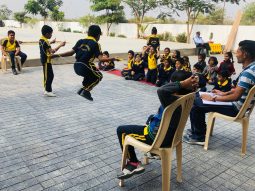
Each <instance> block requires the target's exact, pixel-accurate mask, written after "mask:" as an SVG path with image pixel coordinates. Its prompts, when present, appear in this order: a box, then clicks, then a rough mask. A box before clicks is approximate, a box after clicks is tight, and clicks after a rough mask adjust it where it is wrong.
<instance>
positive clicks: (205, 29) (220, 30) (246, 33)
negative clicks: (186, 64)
mask: <svg viewBox="0 0 255 191" xmlns="http://www.w3.org/2000/svg"><path fill="white" fill-rule="evenodd" d="M4 23H5V26H6V27H17V28H18V27H20V24H19V23H18V22H17V21H14V20H4ZM43 24H44V22H43V21H40V22H38V23H36V24H34V25H31V24H29V23H28V24H24V25H23V28H32V29H34V30H40V29H41V27H42V26H43ZM45 24H48V25H50V26H52V27H53V28H54V29H55V30H57V29H58V28H64V29H67V28H70V29H71V30H72V31H75V30H76V31H81V32H83V33H85V32H86V31H87V29H86V28H83V27H82V26H81V25H80V24H79V23H78V22H50V21H47V22H46V23H45ZM153 26H155V27H157V29H158V33H159V34H161V33H164V32H171V33H172V34H173V35H174V36H176V35H178V34H180V33H183V32H186V27H187V26H186V25H185V24H150V25H149V26H148V27H147V29H146V31H145V35H146V36H148V35H149V34H150V31H151V28H152V27H153ZM101 27H102V30H103V35H106V25H101ZM231 27H232V26H231V25H194V28H193V33H192V35H191V36H194V35H195V32H196V31H200V32H201V36H202V37H203V39H204V40H205V41H207V40H208V39H209V35H210V33H211V32H213V36H214V37H213V40H214V42H216V43H221V44H223V45H225V44H226V42H227V39H228V35H229V33H230V31H231ZM136 31H137V25H136V24H132V23H120V24H113V25H112V27H111V29H110V32H112V33H115V35H116V36H117V35H125V36H126V37H127V38H136ZM254 31H255V26H239V29H238V33H237V37H236V41H235V44H234V47H233V48H234V49H236V48H237V47H238V42H239V41H241V40H245V39H250V40H255V35H254ZM191 43H193V42H191Z"/></svg>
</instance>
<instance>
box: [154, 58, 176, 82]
mask: <svg viewBox="0 0 255 191" xmlns="http://www.w3.org/2000/svg"><path fill="white" fill-rule="evenodd" d="M174 71H175V69H174V68H173V67H172V66H171V65H170V60H169V59H165V60H164V65H158V79H157V82H156V86H158V87H160V86H162V85H165V84H167V83H169V82H170V79H171V76H172V73H173V72H174Z"/></svg>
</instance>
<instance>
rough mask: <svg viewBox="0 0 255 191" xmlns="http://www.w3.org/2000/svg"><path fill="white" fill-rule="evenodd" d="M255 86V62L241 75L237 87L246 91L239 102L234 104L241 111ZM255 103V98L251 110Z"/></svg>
mask: <svg viewBox="0 0 255 191" xmlns="http://www.w3.org/2000/svg"><path fill="white" fill-rule="evenodd" d="M254 85H255V62H252V63H250V64H249V65H248V66H247V67H246V68H245V69H244V70H243V71H242V72H241V74H240V75H239V78H238V83H237V86H239V87H242V88H243V89H245V91H244V93H243V94H242V96H241V97H240V98H239V100H237V101H235V102H233V104H234V105H235V106H236V108H237V109H238V110H240V109H241V107H242V105H243V103H244V102H245V100H246V97H247V95H248V93H249V91H250V89H251V88H252V87H253V86H254ZM254 102H255V97H254V98H253V100H252V102H251V105H250V106H249V108H251V107H252V105H253V104H254Z"/></svg>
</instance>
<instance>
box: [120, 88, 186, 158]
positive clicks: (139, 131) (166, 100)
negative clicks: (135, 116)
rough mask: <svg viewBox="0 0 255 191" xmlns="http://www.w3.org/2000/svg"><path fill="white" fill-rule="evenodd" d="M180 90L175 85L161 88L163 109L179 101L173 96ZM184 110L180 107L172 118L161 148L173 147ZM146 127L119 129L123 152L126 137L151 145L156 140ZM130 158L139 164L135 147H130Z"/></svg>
mask: <svg viewBox="0 0 255 191" xmlns="http://www.w3.org/2000/svg"><path fill="white" fill-rule="evenodd" d="M178 90H179V86H178V85H175V84H172V85H171V84H169V85H165V86H162V87H160V88H159V89H158V90H157V93H158V96H159V100H160V102H161V105H162V106H163V108H165V107H167V106H168V105H170V104H171V103H173V102H174V101H175V100H177V99H178V97H176V96H174V95H172V94H173V93H176V92H177V91H178ZM181 111H182V108H180V107H178V108H177V109H176V110H175V111H174V113H173V116H172V119H171V121H170V124H169V128H168V131H167V133H166V136H165V139H164V141H163V143H162V145H161V147H171V146H172V141H173V138H174V134H175V131H176V129H177V126H178V124H179V121H180V114H181ZM145 128H146V126H145V125H121V126H119V127H118V128H117V135H118V139H119V143H120V147H121V149H122V150H123V144H124V140H125V136H126V135H129V136H132V137H134V138H135V139H137V140H139V141H141V142H143V143H146V144H149V145H151V144H152V143H153V141H154V140H152V139H151V138H150V137H149V136H148V134H147V133H146V130H145ZM128 158H129V161H131V162H138V159H137V157H136V153H135V150H134V147H133V146H128Z"/></svg>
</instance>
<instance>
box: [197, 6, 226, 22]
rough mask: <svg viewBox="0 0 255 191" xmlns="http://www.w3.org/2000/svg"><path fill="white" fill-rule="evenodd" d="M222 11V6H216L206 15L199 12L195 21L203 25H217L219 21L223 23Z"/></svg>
mask: <svg viewBox="0 0 255 191" xmlns="http://www.w3.org/2000/svg"><path fill="white" fill-rule="evenodd" d="M222 12H223V8H216V9H215V10H213V11H212V12H211V13H209V14H207V15H203V14H199V15H198V17H197V20H196V23H197V24H203V25H218V24H220V23H223V20H222V19H223V17H222Z"/></svg>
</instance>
